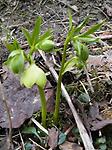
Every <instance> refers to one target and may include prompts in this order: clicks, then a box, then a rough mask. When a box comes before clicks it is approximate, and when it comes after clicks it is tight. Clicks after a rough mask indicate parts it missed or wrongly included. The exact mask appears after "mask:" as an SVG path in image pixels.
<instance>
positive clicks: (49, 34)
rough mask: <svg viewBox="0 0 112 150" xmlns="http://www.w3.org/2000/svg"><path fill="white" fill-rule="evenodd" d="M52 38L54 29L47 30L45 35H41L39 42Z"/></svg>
mask: <svg viewBox="0 0 112 150" xmlns="http://www.w3.org/2000/svg"><path fill="white" fill-rule="evenodd" d="M51 38H52V30H50V29H49V30H47V31H46V32H45V33H44V34H43V35H41V36H40V37H39V39H38V42H41V41H43V40H45V39H47V40H49V39H51Z"/></svg>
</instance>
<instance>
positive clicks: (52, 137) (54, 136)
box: [48, 128, 59, 149]
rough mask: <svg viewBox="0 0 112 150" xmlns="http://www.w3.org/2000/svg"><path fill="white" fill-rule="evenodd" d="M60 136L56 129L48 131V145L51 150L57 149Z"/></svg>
mask: <svg viewBox="0 0 112 150" xmlns="http://www.w3.org/2000/svg"><path fill="white" fill-rule="evenodd" d="M58 135H59V132H58V131H57V130H56V128H51V129H49V130H48V145H49V146H50V148H51V149H55V148H56V147H57V144H58Z"/></svg>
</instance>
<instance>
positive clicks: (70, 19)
mask: <svg viewBox="0 0 112 150" xmlns="http://www.w3.org/2000/svg"><path fill="white" fill-rule="evenodd" d="M68 15H69V30H70V29H71V28H72V15H71V12H70V10H69V11H68Z"/></svg>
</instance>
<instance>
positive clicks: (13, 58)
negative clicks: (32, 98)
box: [5, 17, 54, 127]
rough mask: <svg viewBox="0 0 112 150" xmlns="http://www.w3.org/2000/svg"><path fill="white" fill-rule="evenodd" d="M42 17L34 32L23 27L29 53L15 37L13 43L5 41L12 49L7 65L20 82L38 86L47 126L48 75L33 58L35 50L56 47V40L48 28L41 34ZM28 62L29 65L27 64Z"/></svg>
mask: <svg viewBox="0 0 112 150" xmlns="http://www.w3.org/2000/svg"><path fill="white" fill-rule="evenodd" d="M40 27H41V17H38V18H37V20H36V22H35V26H34V29H33V31H32V33H29V32H28V30H27V29H25V28H22V32H23V33H24V35H25V37H26V39H27V42H28V44H29V53H28V54H26V53H25V51H24V50H23V49H22V48H21V46H20V45H19V43H18V41H17V40H16V39H14V41H13V43H11V44H10V43H9V42H7V41H6V42H5V45H6V47H7V49H8V50H9V51H10V54H9V57H8V59H7V61H6V62H5V65H7V66H8V67H9V69H10V70H12V72H13V73H14V74H18V75H19V77H20V83H21V84H23V85H24V86H25V87H27V88H31V87H32V86H33V85H34V84H36V85H37V86H38V90H39V93H40V99H41V105H42V125H43V126H44V127H46V114H47V109H46V98H45V93H44V87H45V85H46V75H45V73H44V71H43V70H42V69H41V68H39V67H38V66H37V65H36V64H35V61H34V59H33V53H34V52H35V51H38V50H39V49H40V50H44V51H47V52H48V51H50V50H52V49H53V47H54V42H53V41H52V40H51V38H52V32H51V31H50V30H48V31H47V32H45V33H44V34H43V35H40ZM26 63H27V66H26V65H25V64H26Z"/></svg>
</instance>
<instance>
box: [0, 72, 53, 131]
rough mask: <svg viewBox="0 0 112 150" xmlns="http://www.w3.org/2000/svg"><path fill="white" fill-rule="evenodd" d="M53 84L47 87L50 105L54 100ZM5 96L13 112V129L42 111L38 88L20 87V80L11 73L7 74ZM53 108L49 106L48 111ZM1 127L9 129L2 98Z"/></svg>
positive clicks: (4, 86)
mask: <svg viewBox="0 0 112 150" xmlns="http://www.w3.org/2000/svg"><path fill="white" fill-rule="evenodd" d="M49 87H51V84H50V83H49V82H48V83H47V85H46V88H48V89H47V90H46V98H47V100H48V103H50V100H53V99H52V98H53V89H49ZM3 88H4V95H5V97H6V100H7V103H8V106H9V109H10V111H11V119H12V127H13V128H18V127H20V126H21V125H22V124H23V122H24V121H25V120H26V119H28V118H30V117H31V116H32V114H33V113H34V112H37V111H39V109H40V106H41V104H40V97H39V92H38V89H37V86H34V87H33V88H32V89H27V88H25V87H22V86H21V85H20V82H19V79H18V78H17V77H16V76H15V75H13V74H12V73H11V72H7V79H6V80H4V82H3ZM50 107H51V106H50V105H49V106H48V109H51V108H50ZM0 126H1V127H3V128H8V127H9V121H8V117H7V113H6V111H5V108H4V104H3V101H2V97H0Z"/></svg>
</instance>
